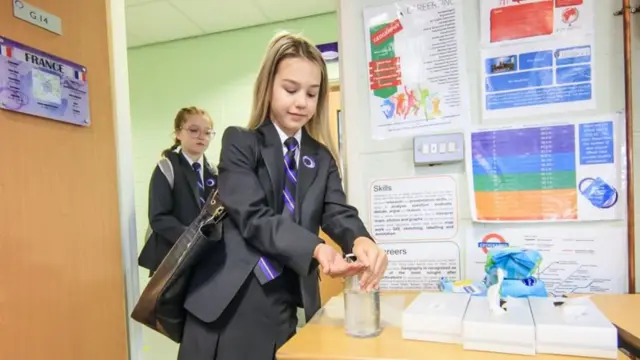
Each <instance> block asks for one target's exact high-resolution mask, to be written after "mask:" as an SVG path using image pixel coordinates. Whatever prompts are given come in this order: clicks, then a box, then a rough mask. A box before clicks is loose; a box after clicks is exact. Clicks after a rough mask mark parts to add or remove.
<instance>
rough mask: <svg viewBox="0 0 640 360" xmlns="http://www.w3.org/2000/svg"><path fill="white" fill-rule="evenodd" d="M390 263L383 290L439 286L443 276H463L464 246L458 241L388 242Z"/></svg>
mask: <svg viewBox="0 0 640 360" xmlns="http://www.w3.org/2000/svg"><path fill="white" fill-rule="evenodd" d="M380 247H382V249H384V251H385V252H386V253H387V257H388V259H389V265H388V266H387V271H386V272H385V274H384V278H383V279H382V281H380V289H381V290H398V291H403V290H404V291H406V290H438V282H439V280H440V278H442V277H443V276H444V277H446V278H447V279H449V280H454V281H455V280H460V273H461V270H460V247H459V245H458V243H457V242H454V241H428V242H417V243H416V242H409V243H386V244H380Z"/></svg>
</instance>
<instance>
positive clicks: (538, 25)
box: [480, 0, 594, 46]
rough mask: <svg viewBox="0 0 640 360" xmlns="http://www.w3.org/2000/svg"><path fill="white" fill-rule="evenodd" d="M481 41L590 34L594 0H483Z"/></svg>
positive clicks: (491, 42) (499, 41)
mask: <svg viewBox="0 0 640 360" xmlns="http://www.w3.org/2000/svg"><path fill="white" fill-rule="evenodd" d="M480 4H481V5H480V6H481V7H480V13H481V27H482V43H483V44H484V45H485V46H491V45H502V44H505V43H509V42H514V41H518V42H520V43H522V42H523V41H534V40H550V39H552V38H555V37H566V36H580V37H581V36H585V35H590V34H592V33H593V29H594V25H593V17H594V11H593V10H594V3H593V0H482V1H481V2H480Z"/></svg>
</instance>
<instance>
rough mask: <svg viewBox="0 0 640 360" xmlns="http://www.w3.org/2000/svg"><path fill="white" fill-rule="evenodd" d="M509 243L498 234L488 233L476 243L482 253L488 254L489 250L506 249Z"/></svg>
mask: <svg viewBox="0 0 640 360" xmlns="http://www.w3.org/2000/svg"><path fill="white" fill-rule="evenodd" d="M507 246H509V243H508V242H507V241H506V240H505V239H504V238H503V237H502V235H500V234H496V233H489V234H487V235H485V236H484V237H483V238H482V241H480V242H479V243H478V247H479V248H480V249H481V250H482V252H483V253H485V254H486V253H488V252H489V249H491V248H494V247H507Z"/></svg>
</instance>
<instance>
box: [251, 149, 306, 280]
mask: <svg viewBox="0 0 640 360" xmlns="http://www.w3.org/2000/svg"><path fill="white" fill-rule="evenodd" d="M284 146H285V147H286V148H287V152H286V154H285V155H284V173H285V177H284V188H283V189H282V197H283V201H284V210H283V214H284V215H288V216H291V217H292V218H294V217H295V209H296V198H295V196H296V184H297V183H298V180H297V176H298V169H297V166H296V151H297V150H298V140H296V139H295V138H293V137H290V138H288V139H287V140H285V142H284ZM254 273H255V274H256V277H257V278H258V280H259V281H260V284H265V283H267V282H269V281H271V280H273V279H275V278H277V277H278V276H279V275H280V274H281V273H282V269H278V268H276V267H275V266H273V263H272V262H271V261H269V259H267V258H266V257H264V256H263V257H261V258H260V260H258V265H256V267H255V268H254Z"/></svg>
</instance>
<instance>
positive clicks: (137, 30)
mask: <svg viewBox="0 0 640 360" xmlns="http://www.w3.org/2000/svg"><path fill="white" fill-rule="evenodd" d="M125 2H126V7H127V8H126V15H127V45H128V47H137V46H143V45H149V44H155V43H159V42H165V41H171V40H178V39H184V38H188V37H193V36H200V35H206V34H212V33H217V32H222V31H228V30H234V29H240V28H245V27H249V26H256V25H262V24H268V23H273V22H278V21H285V20H291V19H297V18H301V17H305V16H312V15H319V14H324V13H328V12H333V11H336V7H337V1H336V0H125Z"/></svg>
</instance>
